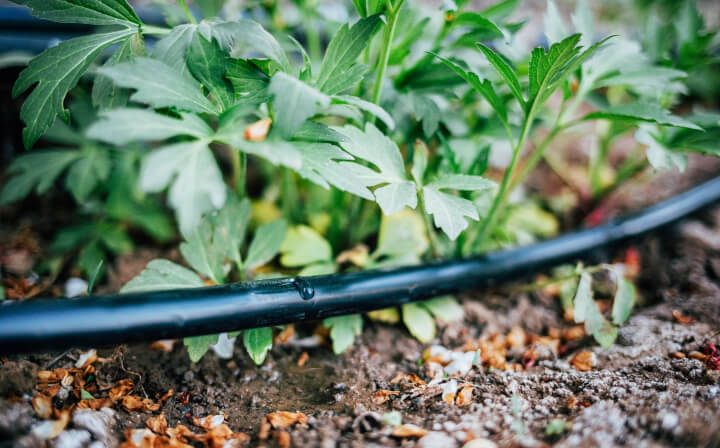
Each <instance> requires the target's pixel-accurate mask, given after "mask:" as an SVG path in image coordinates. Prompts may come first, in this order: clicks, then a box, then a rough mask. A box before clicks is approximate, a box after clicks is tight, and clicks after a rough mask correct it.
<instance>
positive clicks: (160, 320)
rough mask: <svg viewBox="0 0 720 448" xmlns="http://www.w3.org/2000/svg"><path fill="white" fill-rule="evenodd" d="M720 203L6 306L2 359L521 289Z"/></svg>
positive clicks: (693, 195)
mask: <svg viewBox="0 0 720 448" xmlns="http://www.w3.org/2000/svg"><path fill="white" fill-rule="evenodd" d="M718 200H720V177H717V178H715V179H713V180H710V181H708V182H706V183H704V184H702V185H700V186H697V187H695V188H693V189H691V190H689V191H687V192H684V193H681V194H679V195H677V196H675V197H673V198H671V199H668V200H666V201H664V202H661V203H659V204H657V205H654V206H651V207H649V208H647V209H645V210H643V211H640V212H637V213H634V214H630V215H627V216H624V217H621V218H618V219H615V220H612V221H609V222H607V223H606V224H603V225H600V226H598V227H594V228H590V229H585V230H580V231H576V232H572V233H568V234H565V235H563V236H560V237H557V238H554V239H551V240H547V241H544V242H541V243H537V244H533V245H529V246H524V247H519V248H515V249H510V250H503V251H499V252H494V253H489V254H486V255H483V256H479V257H474V258H467V259H459V260H447V261H439V262H433V263H428V264H424V265H416V266H409V267H403V268H394V269H385V270H375V271H363V272H353V273H344V274H334V275H324V276H316V277H294V278H287V279H276V280H265V281H256V282H244V283H234V284H229V285H223V286H212V287H203V288H193V289H180V290H172V291H155V292H147V293H133V294H124V295H107V296H94V297H83V298H72V299H68V298H55V299H38V300H28V301H24V302H11V301H6V302H5V303H4V304H3V305H0V353H2V354H5V355H7V354H13V353H27V352H33V351H46V350H60V349H67V348H71V347H89V346H92V347H101V346H105V345H111V344H119V343H130V342H140V341H151V340H158V339H168V338H180V337H187V336H196V335H201V334H212V333H220V332H224V331H234V330H243V329H249V328H257V327H267V326H271V325H281V324H289V323H294V322H300V321H306V320H319V319H323V318H326V317H331V316H339V315H346V314H354V313H363V312H367V311H372V310H377V309H382V308H387V307H392V306H398V305H401V304H404V303H408V302H413V301H417V300H423V299H429V298H432V297H434V296H438V295H442V294H448V293H455V292H459V291H461V290H468V289H478V288H483V287H488V286H492V285H495V284H498V283H501V282H505V281H515V280H518V279H521V278H523V277H527V276H528V275H530V274H532V273H534V272H537V271H538V270H540V269H543V268H547V267H550V266H553V265H557V264H560V263H565V262H570V261H577V260H582V259H587V258H588V257H590V256H592V253H593V252H595V251H596V250H597V249H599V248H603V247H609V246H613V245H617V244H619V243H623V242H627V241H628V240H630V239H632V238H636V237H638V236H641V235H643V234H645V233H647V232H650V231H654V230H657V229H659V228H661V227H663V226H666V225H668V224H671V223H673V222H675V221H677V220H679V219H681V218H683V217H685V216H687V215H689V214H691V213H694V212H696V211H698V210H700V209H702V208H704V207H706V206H708V205H711V204H712V203H714V202H716V201H718Z"/></svg>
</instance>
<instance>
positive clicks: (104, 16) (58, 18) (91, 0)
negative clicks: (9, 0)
mask: <svg viewBox="0 0 720 448" xmlns="http://www.w3.org/2000/svg"><path fill="white" fill-rule="evenodd" d="M13 1H14V2H15V3H18V4H21V5H27V6H29V7H30V8H31V9H32V15H34V16H35V17H39V18H41V19H46V20H52V21H53V22H61V23H85V24H87V25H126V26H127V25H139V24H141V22H140V19H139V18H138V16H137V14H135V11H133V9H132V8H131V7H130V5H128V3H127V2H126V1H125V0H13Z"/></svg>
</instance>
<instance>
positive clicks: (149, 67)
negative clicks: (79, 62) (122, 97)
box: [98, 58, 219, 115]
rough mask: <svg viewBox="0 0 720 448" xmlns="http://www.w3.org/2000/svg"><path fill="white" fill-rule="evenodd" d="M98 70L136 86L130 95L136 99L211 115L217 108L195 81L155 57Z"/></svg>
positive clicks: (128, 85) (128, 84)
mask: <svg viewBox="0 0 720 448" xmlns="http://www.w3.org/2000/svg"><path fill="white" fill-rule="evenodd" d="M98 73H100V74H102V75H105V76H108V77H109V78H112V80H113V81H114V82H115V84H117V85H119V86H121V87H127V88H132V89H136V92H135V93H133V94H132V95H131V96H130V99H131V100H133V101H137V102H139V103H145V104H149V105H151V106H153V107H176V108H177V109H180V110H185V111H190V112H205V113H208V114H213V115H215V114H218V112H219V111H218V108H217V107H216V106H215V105H214V104H213V103H211V102H210V100H208V99H207V98H206V97H205V95H203V93H202V90H201V89H200V86H199V85H198V84H197V83H196V82H194V81H193V80H191V79H189V78H188V77H187V76H183V74H182V73H181V72H179V71H178V70H176V69H173V68H172V67H170V66H169V65H167V64H165V63H164V62H161V61H159V60H156V59H151V58H135V59H134V60H133V61H130V62H124V63H121V64H117V65H114V66H110V67H101V68H100V69H99V70H98Z"/></svg>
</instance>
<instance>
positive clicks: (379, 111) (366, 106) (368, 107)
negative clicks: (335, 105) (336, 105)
mask: <svg viewBox="0 0 720 448" xmlns="http://www.w3.org/2000/svg"><path fill="white" fill-rule="evenodd" d="M332 99H333V100H335V101H340V102H343V103H346V104H350V105H353V106H355V107H357V108H358V109H360V110H364V111H365V112H369V113H370V114H372V115H374V116H376V117H377V118H379V119H380V120H382V122H383V123H385V126H387V127H388V129H391V130H392V129H395V121H394V120H393V119H392V117H391V116H390V114H389V113H387V111H386V110H385V109H383V108H382V107H380V106H378V105H377V104H375V103H371V102H369V101H365V100H364V99H362V98H358V97H356V96H351V95H335V96H333V98H332Z"/></svg>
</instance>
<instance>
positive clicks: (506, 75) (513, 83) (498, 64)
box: [451, 43, 525, 108]
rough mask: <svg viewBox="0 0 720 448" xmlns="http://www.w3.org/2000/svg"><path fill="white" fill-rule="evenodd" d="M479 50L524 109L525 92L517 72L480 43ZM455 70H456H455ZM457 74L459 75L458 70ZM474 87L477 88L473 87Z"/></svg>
mask: <svg viewBox="0 0 720 448" xmlns="http://www.w3.org/2000/svg"><path fill="white" fill-rule="evenodd" d="M478 48H479V49H480V51H482V52H483V54H484V55H485V57H486V58H487V60H488V61H489V62H490V64H492V66H493V67H494V68H495V71H497V72H498V74H499V75H500V77H501V78H502V79H503V81H505V84H506V85H507V86H508V87H509V88H510V92H511V93H512V94H513V96H514V97H515V99H516V100H517V101H518V103H519V104H520V106H522V107H523V108H524V107H525V98H524V97H523V92H522V89H521V88H520V81H519V80H518V78H517V75H516V74H515V70H513V69H512V67H510V65H509V64H508V63H507V62H505V59H503V58H502V56H500V55H499V54H497V53H495V52H494V51H493V50H491V49H490V48H489V47H487V46H485V45H483V44H481V43H478ZM451 68H452V67H451ZM453 70H455V69H454V68H453ZM455 72H456V73H457V71H456V70H455ZM473 87H475V86H474V85H473ZM481 93H482V92H481ZM486 99H487V98H486ZM488 101H490V100H488Z"/></svg>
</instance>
